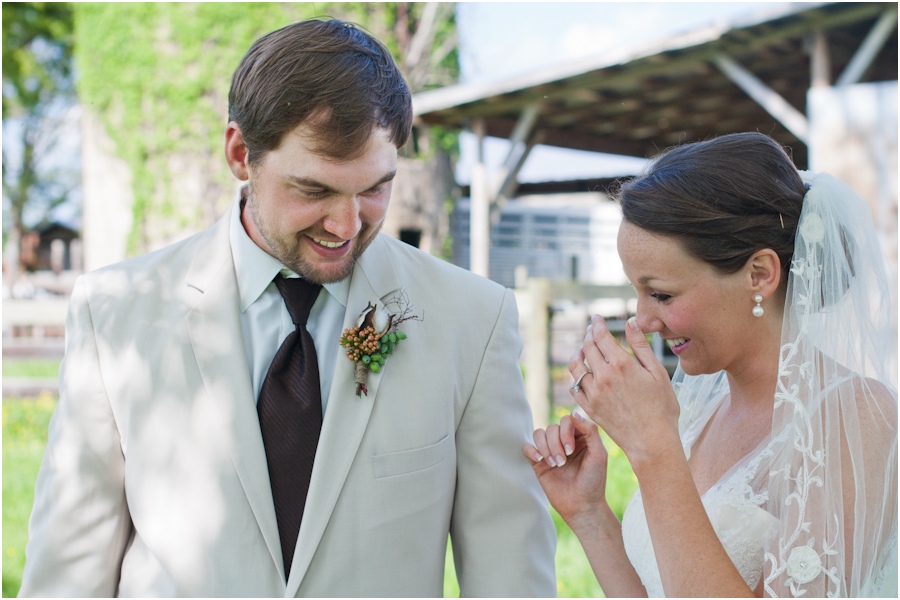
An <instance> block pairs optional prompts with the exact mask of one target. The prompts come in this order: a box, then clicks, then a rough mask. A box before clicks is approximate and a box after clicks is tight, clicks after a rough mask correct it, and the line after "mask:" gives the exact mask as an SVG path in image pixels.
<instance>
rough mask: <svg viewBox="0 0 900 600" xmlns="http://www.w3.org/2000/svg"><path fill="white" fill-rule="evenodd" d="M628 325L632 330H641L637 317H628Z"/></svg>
mask: <svg viewBox="0 0 900 600" xmlns="http://www.w3.org/2000/svg"><path fill="white" fill-rule="evenodd" d="M628 326H629V327H630V328H631V330H632V331H640V328H639V327H638V323H637V317H631V318H630V319H628Z"/></svg>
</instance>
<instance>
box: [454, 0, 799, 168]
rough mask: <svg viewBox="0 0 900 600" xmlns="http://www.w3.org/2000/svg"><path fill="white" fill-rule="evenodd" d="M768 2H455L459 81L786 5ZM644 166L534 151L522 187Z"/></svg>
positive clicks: (506, 74)
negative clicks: (537, 182)
mask: <svg viewBox="0 0 900 600" xmlns="http://www.w3.org/2000/svg"><path fill="white" fill-rule="evenodd" d="M784 6H785V3H779V2H775V3H768V2H460V3H457V12H456V15H457V31H458V33H459V57H460V70H461V74H460V79H461V82H462V83H476V82H478V83H480V82H485V81H491V80H496V79H501V80H502V79H507V78H511V77H514V76H516V75H522V74H524V73H528V72H530V71H533V70H536V69H539V68H542V67H546V66H548V65H555V64H560V63H565V62H567V61H573V60H575V59H579V58H583V57H585V56H590V55H596V54H610V55H611V56H612V55H617V54H619V53H621V52H627V51H632V50H640V49H641V48H644V47H647V46H651V45H654V44H656V43H659V42H660V41H662V40H664V39H666V38H668V37H670V36H673V35H676V34H680V33H685V32H689V31H693V30H695V29H698V28H701V27H705V26H709V25H714V24H717V23H720V22H723V21H724V22H731V21H734V20H738V21H741V20H743V19H745V18H751V17H753V16H754V15H756V14H760V13H763V14H764V13H765V12H768V11H772V10H777V9H779V8H783V7H784ZM508 147H509V146H508V143H506V142H505V141H504V140H496V139H493V138H488V140H487V142H486V144H485V154H486V162H487V163H488V167H489V169H491V168H497V167H499V165H501V164H502V162H503V159H504V158H505V156H506V153H507V152H508ZM475 148H476V145H475V138H474V136H472V135H469V134H466V135H463V136H461V139H460V161H459V164H458V165H457V181H459V182H460V183H468V181H469V174H470V172H471V168H472V160H473V156H474V154H475ZM643 164H644V161H643V160H641V159H634V158H627V159H623V158H621V157H617V158H613V157H610V156H609V155H600V154H596V153H590V152H578V151H571V150H568V151H564V150H560V149H555V148H549V147H547V146H538V147H536V148H535V149H534V150H533V151H532V153H531V155H530V156H529V158H528V160H527V161H526V163H525V165H524V166H523V169H522V171H521V172H520V174H519V181H520V182H536V181H560V180H566V179H574V178H578V177H601V176H618V175H629V174H635V173H637V172H638V171H639V170H640V168H641V166H642V165H643Z"/></svg>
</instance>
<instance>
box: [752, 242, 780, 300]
mask: <svg viewBox="0 0 900 600" xmlns="http://www.w3.org/2000/svg"><path fill="white" fill-rule="evenodd" d="M746 268H747V271H748V273H747V274H748V276H749V282H750V287H751V290H752V293H754V294H762V295H763V297H765V298H768V297H769V296H771V295H772V294H774V293H775V290H776V289H778V284H779V283H781V259H779V258H778V254H776V253H775V251H774V250H772V249H771V248H763V249H762V250H757V251H756V252H755V253H754V254H753V256H751V257H750V259H749V260H748V261H747V267H746Z"/></svg>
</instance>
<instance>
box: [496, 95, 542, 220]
mask: <svg viewBox="0 0 900 600" xmlns="http://www.w3.org/2000/svg"><path fill="white" fill-rule="evenodd" d="M540 111H541V104H540V103H539V102H534V103H532V104H529V105H528V106H526V107H525V109H524V110H523V111H522V113H521V114H520V115H519V120H518V121H517V122H516V126H515V127H514V128H513V130H512V133H511V134H510V136H509V152H507V154H506V160H504V161H503V166H502V167H501V168H500V171H499V173H498V174H497V187H496V188H495V189H494V190H493V193H492V198H491V204H494V203H496V202H497V197H498V196H499V195H500V193H501V191H502V190H503V189H505V188H508V187H509V186H510V181H509V180H510V178H512V179H513V181H514V180H515V177H516V175H518V172H519V169H521V166H522V163H523V162H524V158H523V157H522V154H523V153H524V152H526V149H525V141H526V140H527V139H528V138H529V137H530V136H531V132H532V131H533V130H534V124H535V123H536V122H537V118H538V115H539V114H540ZM517 165H518V166H517Z"/></svg>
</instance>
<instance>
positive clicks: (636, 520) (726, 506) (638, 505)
mask: <svg viewBox="0 0 900 600" xmlns="http://www.w3.org/2000/svg"><path fill="white" fill-rule="evenodd" d="M720 403H721V401H720V402H718V403H717V402H710V403H709V404H708V405H707V406H706V407H705V410H703V411H702V413H703V414H701V415H698V418H697V419H695V420H694V421H693V422H692V423H690V424H689V425H688V428H687V429H686V431H685V433H684V435H683V436H682V443H683V445H684V448H685V452H686V453H687V454H688V456H690V454H689V453H690V448H692V447H693V445H694V443H695V442H696V440H697V438H698V437H699V435H700V433H701V432H702V431H703V428H704V427H705V426H706V423H707V422H708V421H709V419H710V417H711V416H712V414H713V413H714V412H715V410H716V408H717V407H718V406H719V404H720ZM769 448H770V440H768V439H766V440H764V441H763V442H762V443H761V444H760V446H759V447H758V448H757V449H756V450H754V451H753V452H751V453H750V454H749V455H748V456H747V457H745V458H744V459H743V460H741V461H739V462H738V464H737V465H735V466H734V467H732V468H731V469H730V470H729V471H728V472H727V473H725V475H723V476H722V478H721V479H720V480H719V481H718V482H717V483H716V484H715V485H713V486H712V487H711V488H710V489H709V490H707V492H706V493H705V494H703V497H702V499H701V500H702V501H703V506H704V507H705V508H706V513H707V514H708V515H709V520H710V522H711V523H712V526H713V529H715V531H716V534H717V535H718V536H719V540H720V541H721V542H722V545H723V546H724V547H725V551H726V552H727V553H728V556H729V557H731V561H732V562H733V563H734V564H735V566H736V567H737V569H738V571H739V572H740V573H741V576H742V577H743V578H744V581H746V582H747V585H748V586H750V589H755V588H756V586H757V584H758V583H759V580H760V577H761V576H762V570H763V563H764V558H763V557H764V548H765V544H766V542H767V540H769V539H771V536H773V535H775V534H776V533H777V530H778V519H777V518H775V517H774V516H773V515H771V514H770V513H768V512H766V510H765V509H764V508H762V506H763V505H764V504H765V502H766V497H765V491H763V492H762V493H756V492H755V491H754V490H753V489H752V487H751V485H750V483H751V481H752V480H753V479H754V476H755V475H756V473H757V472H758V469H759V466H760V463H761V462H763V461H764V459H765V458H766V457H767V456H769V455H771V451H770V450H769ZM622 536H623V538H624V541H625V551H626V552H627V554H628V558H629V560H630V561H631V563H632V564H633V565H634V568H635V570H636V571H637V573H638V575H639V576H640V578H641V581H642V582H643V584H644V587H645V588H646V590H647V595H648V596H649V597H651V598H662V597H664V596H665V593H664V592H663V587H662V581H661V580H660V577H659V568H658V566H657V564H656V556H655V554H654V552H653V545H652V543H651V541H650V531H649V529H648V528H647V517H646V515H645V514H644V503H643V500H642V498H641V492H640V490H638V491H637V492H636V493H635V495H634V497H633V498H632V499H631V502H630V503H629V505H628V508H626V510H625V515H624V517H623V519H622ZM699 576H701V575H700V574H698V577H699Z"/></svg>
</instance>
